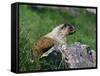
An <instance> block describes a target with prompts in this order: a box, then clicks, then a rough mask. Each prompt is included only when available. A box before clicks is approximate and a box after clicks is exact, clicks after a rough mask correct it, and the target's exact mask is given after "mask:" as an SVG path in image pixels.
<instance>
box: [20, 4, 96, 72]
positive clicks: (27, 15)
mask: <svg viewBox="0 0 100 76" xmlns="http://www.w3.org/2000/svg"><path fill="white" fill-rule="evenodd" d="M62 23H71V24H73V25H74V26H75V28H76V33H75V34H73V35H71V36H69V37H68V38H67V41H66V42H67V43H69V44H72V43H74V42H80V43H83V44H87V45H89V46H90V47H91V48H92V49H94V50H96V15H95V14H93V13H89V12H88V11H86V10H85V8H78V10H77V12H75V13H70V12H69V11H66V10H61V9H56V8H55V9H53V8H49V7H48V8H37V7H34V6H30V5H20V6H19V35H20V36H19V37H20V38H19V70H20V71H35V70H36V68H37V67H36V64H35V63H32V62H31V59H32V50H31V48H32V46H33V44H34V43H35V42H36V41H37V40H38V39H39V38H40V37H41V36H43V35H45V34H47V33H48V32H50V31H51V30H52V29H53V28H54V27H56V26H58V25H59V24H62ZM47 69H48V68H47Z"/></svg>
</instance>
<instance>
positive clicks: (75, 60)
mask: <svg viewBox="0 0 100 76" xmlns="http://www.w3.org/2000/svg"><path fill="white" fill-rule="evenodd" d="M49 51H50V52H49V53H45V54H48V55H44V56H43V57H46V58H47V60H48V62H49V60H52V61H53V62H54V63H55V64H57V68H56V69H59V67H62V65H63V69H68V68H87V67H96V53H95V51H94V50H92V49H91V48H90V47H89V46H88V45H85V44H81V43H79V42H75V43H74V44H71V45H68V44H58V45H55V46H54V47H52V48H51V49H50V50H49Z"/></svg>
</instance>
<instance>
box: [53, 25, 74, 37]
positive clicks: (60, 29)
mask: <svg viewBox="0 0 100 76" xmlns="http://www.w3.org/2000/svg"><path fill="white" fill-rule="evenodd" d="M52 32H54V33H57V34H58V35H62V36H67V35H71V34H73V33H75V32H76V31H75V28H74V26H73V25H71V24H61V25H59V26H57V27H55V28H54V29H53V30H52Z"/></svg>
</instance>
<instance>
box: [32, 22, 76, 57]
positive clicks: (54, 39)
mask: <svg viewBox="0 0 100 76" xmlns="http://www.w3.org/2000/svg"><path fill="white" fill-rule="evenodd" d="M74 32H75V28H74V26H72V25H71V24H60V25H58V26H57V27H55V28H54V29H53V30H52V31H51V32H50V33H48V34H46V35H45V36H43V37H41V38H40V39H39V40H38V41H37V43H36V44H35V45H34V46H33V54H35V56H36V58H40V57H41V55H42V54H43V53H45V52H47V51H48V50H49V49H50V48H51V47H53V46H54V45H55V44H58V43H60V44H62V43H66V41H65V37H66V36H68V35H71V34H73V33H74Z"/></svg>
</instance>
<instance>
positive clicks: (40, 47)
mask: <svg viewBox="0 0 100 76" xmlns="http://www.w3.org/2000/svg"><path fill="white" fill-rule="evenodd" d="M56 43H58V42H57V41H55V40H53V39H51V38H47V37H42V38H40V39H39V40H38V41H37V43H36V44H35V45H34V46H33V49H34V51H35V52H36V53H35V54H36V55H37V56H39V57H40V56H41V55H42V54H43V53H44V52H46V51H48V49H50V48H51V47H52V46H53V45H54V44H56Z"/></svg>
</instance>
